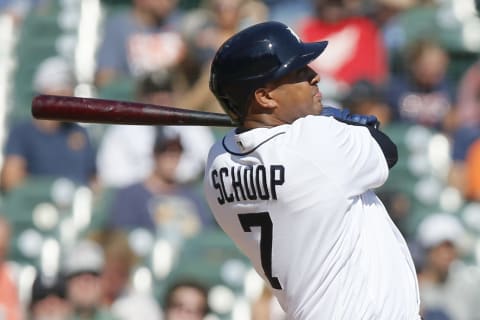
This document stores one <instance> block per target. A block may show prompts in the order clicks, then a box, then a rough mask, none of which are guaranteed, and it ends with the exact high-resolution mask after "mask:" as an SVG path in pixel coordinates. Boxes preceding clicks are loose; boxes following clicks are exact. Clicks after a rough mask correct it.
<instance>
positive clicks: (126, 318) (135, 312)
mask: <svg viewBox="0 0 480 320" xmlns="http://www.w3.org/2000/svg"><path fill="white" fill-rule="evenodd" d="M89 239H91V240H93V241H95V242H96V243H98V244H100V246H101V247H102V248H103V252H104V256H105V264H104V267H103V271H102V274H101V284H102V299H101V300H102V305H103V307H104V308H107V309H110V310H111V312H112V314H113V315H114V317H115V318H116V319H117V320H136V319H142V320H161V319H162V310H161V308H160V306H159V305H158V302H157V301H156V299H155V297H154V296H153V294H151V293H150V292H143V291H139V290H136V288H135V287H134V286H133V285H132V283H131V281H130V279H131V278H132V273H133V271H134V268H135V267H136V266H138V265H140V264H141V260H139V258H138V257H137V255H136V254H135V253H134V251H133V250H132V248H131V246H130V243H129V239H128V234H127V233H126V232H124V231H122V230H112V229H106V230H99V231H97V232H95V233H94V234H91V235H90V236H89Z"/></svg>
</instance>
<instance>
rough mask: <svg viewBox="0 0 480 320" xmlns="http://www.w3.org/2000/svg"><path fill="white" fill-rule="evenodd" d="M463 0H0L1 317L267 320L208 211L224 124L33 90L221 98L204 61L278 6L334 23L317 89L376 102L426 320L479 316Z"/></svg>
mask: <svg viewBox="0 0 480 320" xmlns="http://www.w3.org/2000/svg"><path fill="white" fill-rule="evenodd" d="M478 5H479V4H478V3H476V2H475V1H474V0H365V1H360V0H296V1H293V0H292V1H289V0H263V1H262V0H0V43H1V45H0V146H1V147H2V153H1V155H0V166H1V172H0V188H1V193H0V319H6V320H14V319H37V320H38V319H53V320H61V319H120V320H122V319H144V320H147V319H152V320H155V319H165V320H179V319H192V320H194V319H198V320H200V319H207V320H224V319H225V320H226V319H232V320H245V319H253V320H277V319H278V320H282V319H285V316H284V314H283V312H282V311H281V309H280V307H279V305H278V303H277V302H276V300H275V299H274V298H273V297H272V295H271V293H270V292H269V291H268V289H266V288H265V287H264V284H263V282H262V280H261V279H260V278H259V276H258V275H257V274H256V273H255V272H254V271H253V269H252V267H251V265H250V264H249V263H248V261H247V260H246V259H245V258H244V257H243V256H242V255H241V254H240V253H239V251H238V250H237V249H236V247H235V246H234V245H233V243H232V242H231V240H229V239H228V238H227V237H226V236H225V235H224V233H223V232H222V231H221V230H220V229H219V228H218V226H217V225H216V223H215V221H214V220H213V219H212V216H211V213H210V212H209V209H208V207H207V205H206V203H205V200H204V197H203V194H202V192H203V191H202V187H201V184H202V172H203V168H204V163H205V158H206V155H207V152H208V149H209V147H210V146H211V145H212V144H213V142H214V141H215V140H216V139H218V138H219V137H221V136H222V135H223V134H224V133H225V132H226V131H227V130H228V129H227V128H214V127H208V128H207V127H175V126H171V127H142V126H125V125H123V126H122V125H100V124H88V125H87V124H73V123H61V122H56V121H45V120H43V121H40V120H34V119H32V118H31V115H30V106H31V100H32V98H33V97H34V96H35V95H36V94H39V93H46V94H56V95H75V96H81V97H97V98H105V99H119V100H130V101H142V102H146V103H154V104H161V105H171V106H176V107H181V108H187V109H194V110H203V111H213V112H223V111H222V110H221V108H220V107H219V105H218V104H217V103H216V101H215V99H214V97H213V95H212V94H211V93H210V92H209V90H208V76H209V66H210V62H211V59H212V58H213V55H214V53H215V51H216V49H217V48H218V47H219V46H220V45H221V44H222V43H223V41H224V40H226V39H227V38H228V37H229V36H231V35H233V34H234V33H235V32H237V31H239V30H241V29H242V28H245V27H246V26H249V25H251V24H254V23H257V22H261V21H266V20H278V21H281V22H284V23H286V24H288V25H289V26H291V28H292V29H293V30H295V32H296V33H297V34H298V35H299V37H300V38H302V39H303V40H305V41H317V40H325V39H327V40H329V41H330V44H329V46H328V47H327V49H326V51H325V52H324V54H322V56H321V58H320V59H317V60H315V61H314V62H313V63H312V67H313V68H314V69H315V70H316V71H317V72H318V73H319V74H320V76H321V79H322V80H321V82H320V84H319V87H320V89H321V91H322V93H323V96H324V104H329V105H334V106H341V107H344V108H349V109H350V110H351V111H352V112H353V113H361V114H374V115H376V116H377V117H378V118H379V119H380V121H381V128H382V129H383V130H384V131H385V132H386V133H387V134H389V135H390V137H391V138H392V139H393V140H394V141H395V142H396V144H397V146H398V148H399V153H400V160H399V162H398V164H397V165H396V166H395V167H394V168H393V169H392V170H391V172H390V177H389V180H388V181H387V183H386V184H385V185H384V186H382V187H381V188H380V189H378V190H377V193H378V195H379V196H380V198H381V199H382V201H383V202H384V204H385V206H386V207H387V210H388V211H389V213H390V215H391V217H392V220H393V221H394V223H395V224H396V225H397V226H398V227H399V229H400V231H401V232H402V233H403V235H404V236H405V238H406V239H407V242H408V243H409V246H410V249H411V252H412V255H413V257H414V260H415V265H416V268H417V273H418V277H419V281H420V292H421V296H422V303H423V304H422V314H423V316H424V319H425V320H457V319H458V320H470V319H480V18H479V14H478V10H476V9H478Z"/></svg>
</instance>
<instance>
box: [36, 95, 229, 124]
mask: <svg viewBox="0 0 480 320" xmlns="http://www.w3.org/2000/svg"><path fill="white" fill-rule="evenodd" d="M32 115H33V117H34V118H36V119H49V120H58V121H66V122H88V123H106V124H132V125H133V124H136V125H185V126H189V125H198V126H213V127H234V126H236V124H235V123H234V122H233V121H232V120H231V119H230V117H228V116H227V115H226V114H221V113H215V112H203V111H196V110H188V109H180V108H174V107H168V106H160V105H154V104H145V103H140V102H129V101H116V100H107V99H97V98H81V97H71V96H54V95H45V94H42V95H38V96H36V97H34V99H33V100H32Z"/></svg>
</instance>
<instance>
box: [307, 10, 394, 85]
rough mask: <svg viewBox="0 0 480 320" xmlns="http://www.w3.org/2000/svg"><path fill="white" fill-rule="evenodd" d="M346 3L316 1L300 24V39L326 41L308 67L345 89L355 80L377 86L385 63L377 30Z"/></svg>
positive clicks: (371, 22) (384, 76)
mask: <svg viewBox="0 0 480 320" xmlns="http://www.w3.org/2000/svg"><path fill="white" fill-rule="evenodd" d="M347 2H349V1H346V0H340V1H339V0H316V1H315V2H314V4H315V15H314V16H312V17H309V18H306V19H305V20H304V21H302V22H301V23H300V25H299V28H298V32H299V36H300V38H302V40H304V41H318V40H328V41H329V42H330V45H329V46H328V48H327V49H326V50H325V52H324V53H323V54H322V57H323V58H322V59H321V60H318V59H317V60H315V61H314V62H313V63H312V68H314V69H315V71H317V72H318V73H319V74H320V75H323V76H324V79H325V76H327V77H331V78H332V80H334V81H335V82H336V83H337V85H338V86H340V87H343V88H345V89H348V87H349V86H350V85H351V84H353V83H355V82H356V81H359V80H368V81H370V82H372V83H374V84H381V83H382V82H383V81H384V80H386V77H387V72H388V63H387V54H386V50H385V47H384V43H383V40H382V36H381V33H380V30H379V29H378V27H377V26H376V25H375V24H374V22H373V21H371V20H370V19H368V18H366V17H363V16H361V15H360V14H359V13H357V12H354V11H352V10H351V9H350V7H351V6H348V5H347ZM325 55H327V56H328V57H325ZM325 61H328V62H327V63H325ZM345 85H346V86H345Z"/></svg>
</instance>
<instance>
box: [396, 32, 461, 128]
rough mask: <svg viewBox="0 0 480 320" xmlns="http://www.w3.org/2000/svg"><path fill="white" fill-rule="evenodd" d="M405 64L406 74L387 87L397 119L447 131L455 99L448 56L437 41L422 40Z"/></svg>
mask: <svg viewBox="0 0 480 320" xmlns="http://www.w3.org/2000/svg"><path fill="white" fill-rule="evenodd" d="M405 60H406V63H405V65H406V66H407V69H406V70H405V71H406V72H405V73H404V74H402V75H399V76H395V77H392V79H390V81H389V84H388V85H387V99H388V104H389V105H390V107H391V108H392V114H393V117H394V119H395V120H400V121H407V122H410V123H416V124H421V125H424V126H428V127H431V128H437V129H445V130H447V129H448V128H447V127H446V124H447V123H448V122H447V120H448V119H449V117H450V116H451V111H452V108H453V107H452V105H453V101H454V99H455V98H454V91H455V90H454V87H453V86H452V84H451V83H450V82H449V79H448V75H447V69H448V65H449V56H448V53H447V52H446V51H445V49H444V48H442V47H441V46H440V45H439V44H438V43H437V42H435V41H432V40H419V41H417V42H415V43H413V44H412V46H411V47H410V48H409V50H408V52H407V53H406V58H405Z"/></svg>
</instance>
